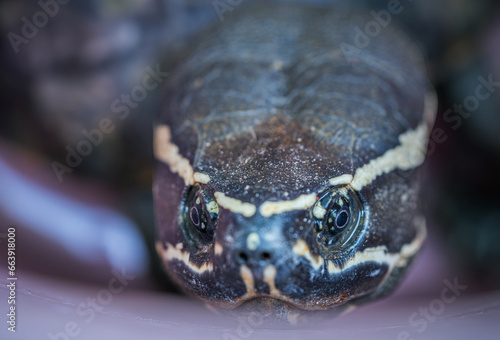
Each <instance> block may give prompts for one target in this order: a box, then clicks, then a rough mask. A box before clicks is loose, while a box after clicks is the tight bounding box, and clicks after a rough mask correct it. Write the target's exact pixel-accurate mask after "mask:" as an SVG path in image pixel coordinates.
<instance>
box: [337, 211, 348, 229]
mask: <svg viewBox="0 0 500 340" xmlns="http://www.w3.org/2000/svg"><path fill="white" fill-rule="evenodd" d="M348 220H349V213H348V212H347V211H346V210H344V209H342V210H341V211H340V212H339V213H338V214H337V218H336V219H335V224H336V227H337V228H339V229H342V228H344V227H345V226H346V224H347V221H348Z"/></svg>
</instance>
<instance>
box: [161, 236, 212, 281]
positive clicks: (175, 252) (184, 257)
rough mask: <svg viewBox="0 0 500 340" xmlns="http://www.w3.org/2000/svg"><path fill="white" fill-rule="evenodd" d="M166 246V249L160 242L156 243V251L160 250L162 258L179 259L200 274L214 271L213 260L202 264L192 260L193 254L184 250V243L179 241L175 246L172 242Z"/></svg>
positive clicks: (168, 259) (166, 259)
mask: <svg viewBox="0 0 500 340" xmlns="http://www.w3.org/2000/svg"><path fill="white" fill-rule="evenodd" d="M166 246H167V248H166V249H165V248H163V246H162V244H161V243H160V242H157V243H156V251H157V252H158V255H159V256H160V258H161V259H163V260H164V261H167V262H169V261H172V260H174V259H175V260H179V261H181V262H182V263H184V264H185V265H186V267H188V268H189V269H190V270H191V271H193V272H195V273H198V274H203V273H205V272H211V271H213V269H214V265H213V263H212V262H206V263H203V264H202V265H201V266H198V265H197V264H195V263H192V262H191V260H190V256H191V254H190V253H189V252H187V251H186V252H183V251H182V243H178V244H177V245H176V246H175V247H174V246H173V245H172V244H170V243H167V244H166Z"/></svg>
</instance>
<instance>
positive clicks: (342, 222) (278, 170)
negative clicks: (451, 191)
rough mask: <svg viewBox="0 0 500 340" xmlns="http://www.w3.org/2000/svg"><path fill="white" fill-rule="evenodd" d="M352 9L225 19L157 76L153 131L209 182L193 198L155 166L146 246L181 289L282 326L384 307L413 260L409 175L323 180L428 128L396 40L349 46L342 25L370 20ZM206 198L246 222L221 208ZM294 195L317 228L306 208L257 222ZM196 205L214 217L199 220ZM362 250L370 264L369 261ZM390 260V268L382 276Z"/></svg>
mask: <svg viewBox="0 0 500 340" xmlns="http://www.w3.org/2000/svg"><path fill="white" fill-rule="evenodd" d="M359 13H361V14H359ZM367 13H368V11H364V12H363V11H362V10H358V11H353V10H350V9H346V8H337V9H331V10H325V9H316V8H306V7H295V6H278V5H277V6H265V7H260V8H254V7H249V8H241V9H239V10H238V11H235V12H234V13H233V14H232V15H230V16H227V19H226V20H225V21H224V22H223V23H221V24H218V25H216V26H215V27H213V28H212V29H211V30H209V31H208V32H205V33H203V34H202V35H201V36H199V37H198V38H197V39H196V40H195V42H194V43H193V44H192V48H191V50H189V51H186V52H185V53H184V56H183V58H182V60H180V61H179V62H178V63H177V64H176V65H175V66H174V67H172V69H171V73H170V75H169V78H168V85H167V89H166V92H165V100H164V102H163V105H162V112H161V114H160V115H159V118H158V120H157V122H156V127H160V126H168V127H169V129H170V131H171V143H172V144H173V145H175V146H176V147H177V148H178V149H177V150H178V154H179V155H180V156H181V157H182V158H184V159H186V160H187V161H188V162H189V164H190V166H192V168H193V171H194V172H197V173H201V174H204V175H207V176H209V178H210V180H209V181H208V182H207V183H194V186H193V183H186V181H185V179H183V177H181V176H180V175H179V172H178V171H176V170H175V168H172V166H171V165H172V164H169V163H168V162H165V161H158V163H157V169H156V176H155V182H154V199H155V210H156V220H157V248H158V252H159V255H160V256H161V258H162V259H163V263H164V266H165V269H166V270H167V272H168V273H169V274H170V276H171V277H172V278H173V280H174V281H175V282H176V283H177V284H178V285H179V286H180V287H181V288H182V289H183V290H184V291H186V292H187V293H189V294H192V295H194V296H197V297H199V298H201V299H202V300H204V301H205V302H207V303H209V304H212V305H214V306H217V307H223V308H227V309H235V308H237V307H239V309H244V310H250V311H253V310H259V311H260V312H262V313H264V314H265V315H268V316H275V317H277V318H278V319H286V320H289V321H292V320H296V315H298V313H299V312H300V313H301V314H302V312H304V313H305V312H306V311H319V310H334V311H337V312H338V311H342V310H344V309H345V308H346V307H348V306H350V305H355V304H359V303H361V302H363V301H367V300H373V299H376V298H378V297H381V296H385V295H387V294H389V293H390V292H391V291H392V290H393V289H394V288H395V286H396V285H397V284H398V282H400V280H401V278H402V277H403V273H404V272H405V270H406V268H407V266H408V265H409V263H411V260H412V258H413V256H414V255H415V254H416V253H417V251H418V247H417V248H416V249H415V250H411V251H408V249H409V248H411V247H410V246H409V245H412V246H415V244H417V243H418V242H420V243H418V244H417V245H418V246H420V245H421V241H422V240H423V237H424V236H423V235H422V229H419V228H421V227H420V223H421V221H422V213H421V209H420V207H419V204H418V194H419V182H418V178H417V176H418V174H417V172H416V171H414V170H415V168H416V166H415V167H411V169H405V168H404V167H403V169H402V168H401V167H399V168H398V167H396V168H393V169H390V170H389V171H387V172H386V173H381V174H379V175H378V176H376V178H374V179H373V180H371V181H369V183H367V184H366V185H363V186H362V187H360V186H355V185H351V184H349V183H342V184H335V185H332V184H331V183H330V182H329V180H330V179H332V178H337V177H339V176H343V175H355V173H356V171H357V170H358V169H360V168H361V167H363V166H364V165H366V164H368V163H370V161H372V160H374V159H377V158H379V157H382V156H383V155H384V154H386V153H387V152H388V151H389V150H391V149H395V148H397V147H398V146H399V145H400V144H401V140H400V136H401V135H403V134H405V133H406V132H408V131H413V130H415V129H418V127H419V126H423V127H424V128H426V129H430V126H431V124H432V113H433V112H431V114H429V113H427V118H426V117H425V114H424V113H425V111H426V106H425V105H426V98H428V94H429V93H431V89H430V86H429V83H428V81H427V78H426V71H425V68H424V66H423V63H422V61H421V57H420V55H419V53H418V51H417V50H416V49H415V48H414V47H413V46H412V44H410V43H409V42H408V40H407V39H406V38H405V37H404V36H403V35H402V34H400V33H399V32H398V31H397V30H395V28H394V27H391V26H389V27H386V28H383V29H382V30H381V32H380V33H379V34H378V35H375V36H373V37H369V39H370V41H369V44H367V46H366V47H364V48H360V49H357V48H356V49H352V48H351V47H355V46H356V45H355V39H357V38H356V34H357V30H356V27H361V28H364V27H365V24H366V23H367V22H368V21H370V20H373V18H370V17H367V16H366V14H367ZM217 192H218V193H223V194H224V195H225V196H226V197H231V198H234V199H237V200H239V201H241V202H243V203H248V204H250V205H253V206H254V207H255V208H256V211H255V212H254V214H247V215H245V214H242V213H239V212H235V211H233V209H227V208H225V207H223V205H224V203H222V204H221V201H220V199H219V198H216V197H215V196H216V194H215V193H217ZM196 195H198V196H196ZM200 195H201V196H200ZM301 195H312V196H311V197H313V198H314V195H316V200H317V202H322V203H321V204H324V205H325V206H324V207H323V208H325V209H326V214H325V216H326V217H324V218H322V219H320V218H318V217H317V215H315V210H314V209H315V207H316V205H317V204H318V203H317V202H316V203H315V204H314V205H313V206H308V207H307V208H303V209H302V208H299V209H292V210H290V211H285V212H282V213H275V214H272V215H270V216H268V215H267V214H265V213H264V212H263V211H264V210H262V209H263V208H262V206H263V204H265V203H266V202H282V201H290V200H294V199H297V198H298V197H300V196H301ZM195 197H200V198H199V200H198V203H195V200H196V198H195ZM212 201H214V202H217V203H219V204H218V211H217V214H214V213H212V214H210V213H209V212H208V208H207V206H208V205H209V204H214V203H210V202H212ZM336 202H337V203H336ZM339 202H340V203H339ZM201 219H204V221H205V222H204V227H203V229H201ZM323 227H325V228H326V229H323ZM250 235H252V236H250ZM255 239H257V240H258V242H256V244H254V243H253V241H254V240H255ZM299 245H301V246H302V247H304V245H306V246H307V249H308V250H309V253H307V252H303V251H302V252H301V250H300V249H302V248H301V247H300V246H299ZM405 245H406V246H405ZM174 248H175V249H176V250H173V249H174ZM412 249H413V248H412ZM375 250H376V251H380V252H381V255H380V256H381V257H380V258H373V257H370V256H372V255H370V254H372V253H374V252H375ZM180 254H182V256H183V259H180V258H179V257H181V255H180ZM307 254H308V255H307ZM363 254H364V255H363ZM367 254H368V255H369V256H368V255H367ZM403 254H404V255H403ZM377 256H378V255H377ZM390 256H395V257H397V256H403V257H404V259H403V260H404V261H403V260H401V261H399V262H394V263H397V264H395V265H394V263H392V264H391V263H389V262H390V261H389V260H387V259H389V258H390ZM382 257H383V259H382ZM311 258H312V259H313V260H311ZM188 262H189V264H188ZM190 266H191V267H190ZM329 266H331V267H332V266H333V267H335V268H337V269H336V270H329V268H330V267H329ZM194 267H196V268H204V269H205V270H200V271H199V272H196V271H193V270H192V268H194ZM207 267H210V269H206V268H207ZM269 268H271V269H269ZM273 273H274V275H271V274H273ZM249 276H250V277H251V280H250V281H249V280H248V277H249ZM270 277H271V278H272V279H271V280H270V279H269V278H270ZM273 280H274V281H273ZM271 281H273V282H272V283H270V282H271ZM249 285H250V287H251V288H250V289H249Z"/></svg>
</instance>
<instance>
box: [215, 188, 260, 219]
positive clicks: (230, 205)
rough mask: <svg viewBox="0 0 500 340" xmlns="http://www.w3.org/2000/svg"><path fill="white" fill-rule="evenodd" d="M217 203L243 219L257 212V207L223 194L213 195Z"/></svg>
mask: <svg viewBox="0 0 500 340" xmlns="http://www.w3.org/2000/svg"><path fill="white" fill-rule="evenodd" d="M214 196H215V199H216V201H217V203H218V204H219V205H220V206H221V207H223V208H224V209H227V210H229V211H231V212H233V213H235V214H242V215H243V216H245V217H252V216H253V215H255V212H256V211H257V207H256V206H255V205H253V204H251V203H245V202H242V201H240V200H238V199H236V198H232V197H228V196H226V195H225V194H224V193H223V192H219V191H217V192H216V193H215V194H214Z"/></svg>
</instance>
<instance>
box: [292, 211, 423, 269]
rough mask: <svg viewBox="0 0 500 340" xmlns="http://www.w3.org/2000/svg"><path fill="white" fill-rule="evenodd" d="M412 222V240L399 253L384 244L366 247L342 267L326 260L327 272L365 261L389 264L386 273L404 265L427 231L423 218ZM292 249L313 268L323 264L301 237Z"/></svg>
mask: <svg viewBox="0 0 500 340" xmlns="http://www.w3.org/2000/svg"><path fill="white" fill-rule="evenodd" d="M414 223H415V225H416V227H417V234H416V236H415V238H414V239H413V241H412V242H410V243H408V244H405V245H403V246H402V247H401V251H400V252H399V253H389V252H388V250H387V247H386V246H378V247H372V248H366V249H364V250H363V251H360V252H356V253H355V254H354V256H352V257H351V258H350V259H348V260H347V262H346V263H345V264H344V266H343V267H340V266H338V265H336V264H335V263H333V262H332V261H327V268H328V273H329V274H340V273H342V272H343V271H345V270H347V269H349V268H352V267H354V266H357V265H359V264H361V263H366V262H376V263H381V264H387V265H388V266H389V270H388V273H390V272H391V271H392V269H393V268H394V267H404V266H406V265H407V264H408V261H409V260H410V259H411V258H412V257H413V256H414V255H415V254H416V253H417V252H418V251H419V249H420V248H421V247H422V244H423V243H424V240H425V237H426V233H427V231H426V227H425V219H423V218H420V219H416V220H415V221H414ZM292 251H293V252H294V253H295V254H296V255H298V256H301V257H304V258H305V259H306V260H307V261H308V262H309V263H310V264H311V266H312V267H313V268H314V269H315V270H318V269H320V268H321V267H323V265H324V264H325V261H324V260H323V258H322V257H321V256H319V255H316V256H315V255H312V254H311V251H310V249H309V247H308V246H307V244H306V242H305V241H304V240H302V239H301V240H298V241H297V242H296V243H295V245H294V246H293V248H292Z"/></svg>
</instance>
